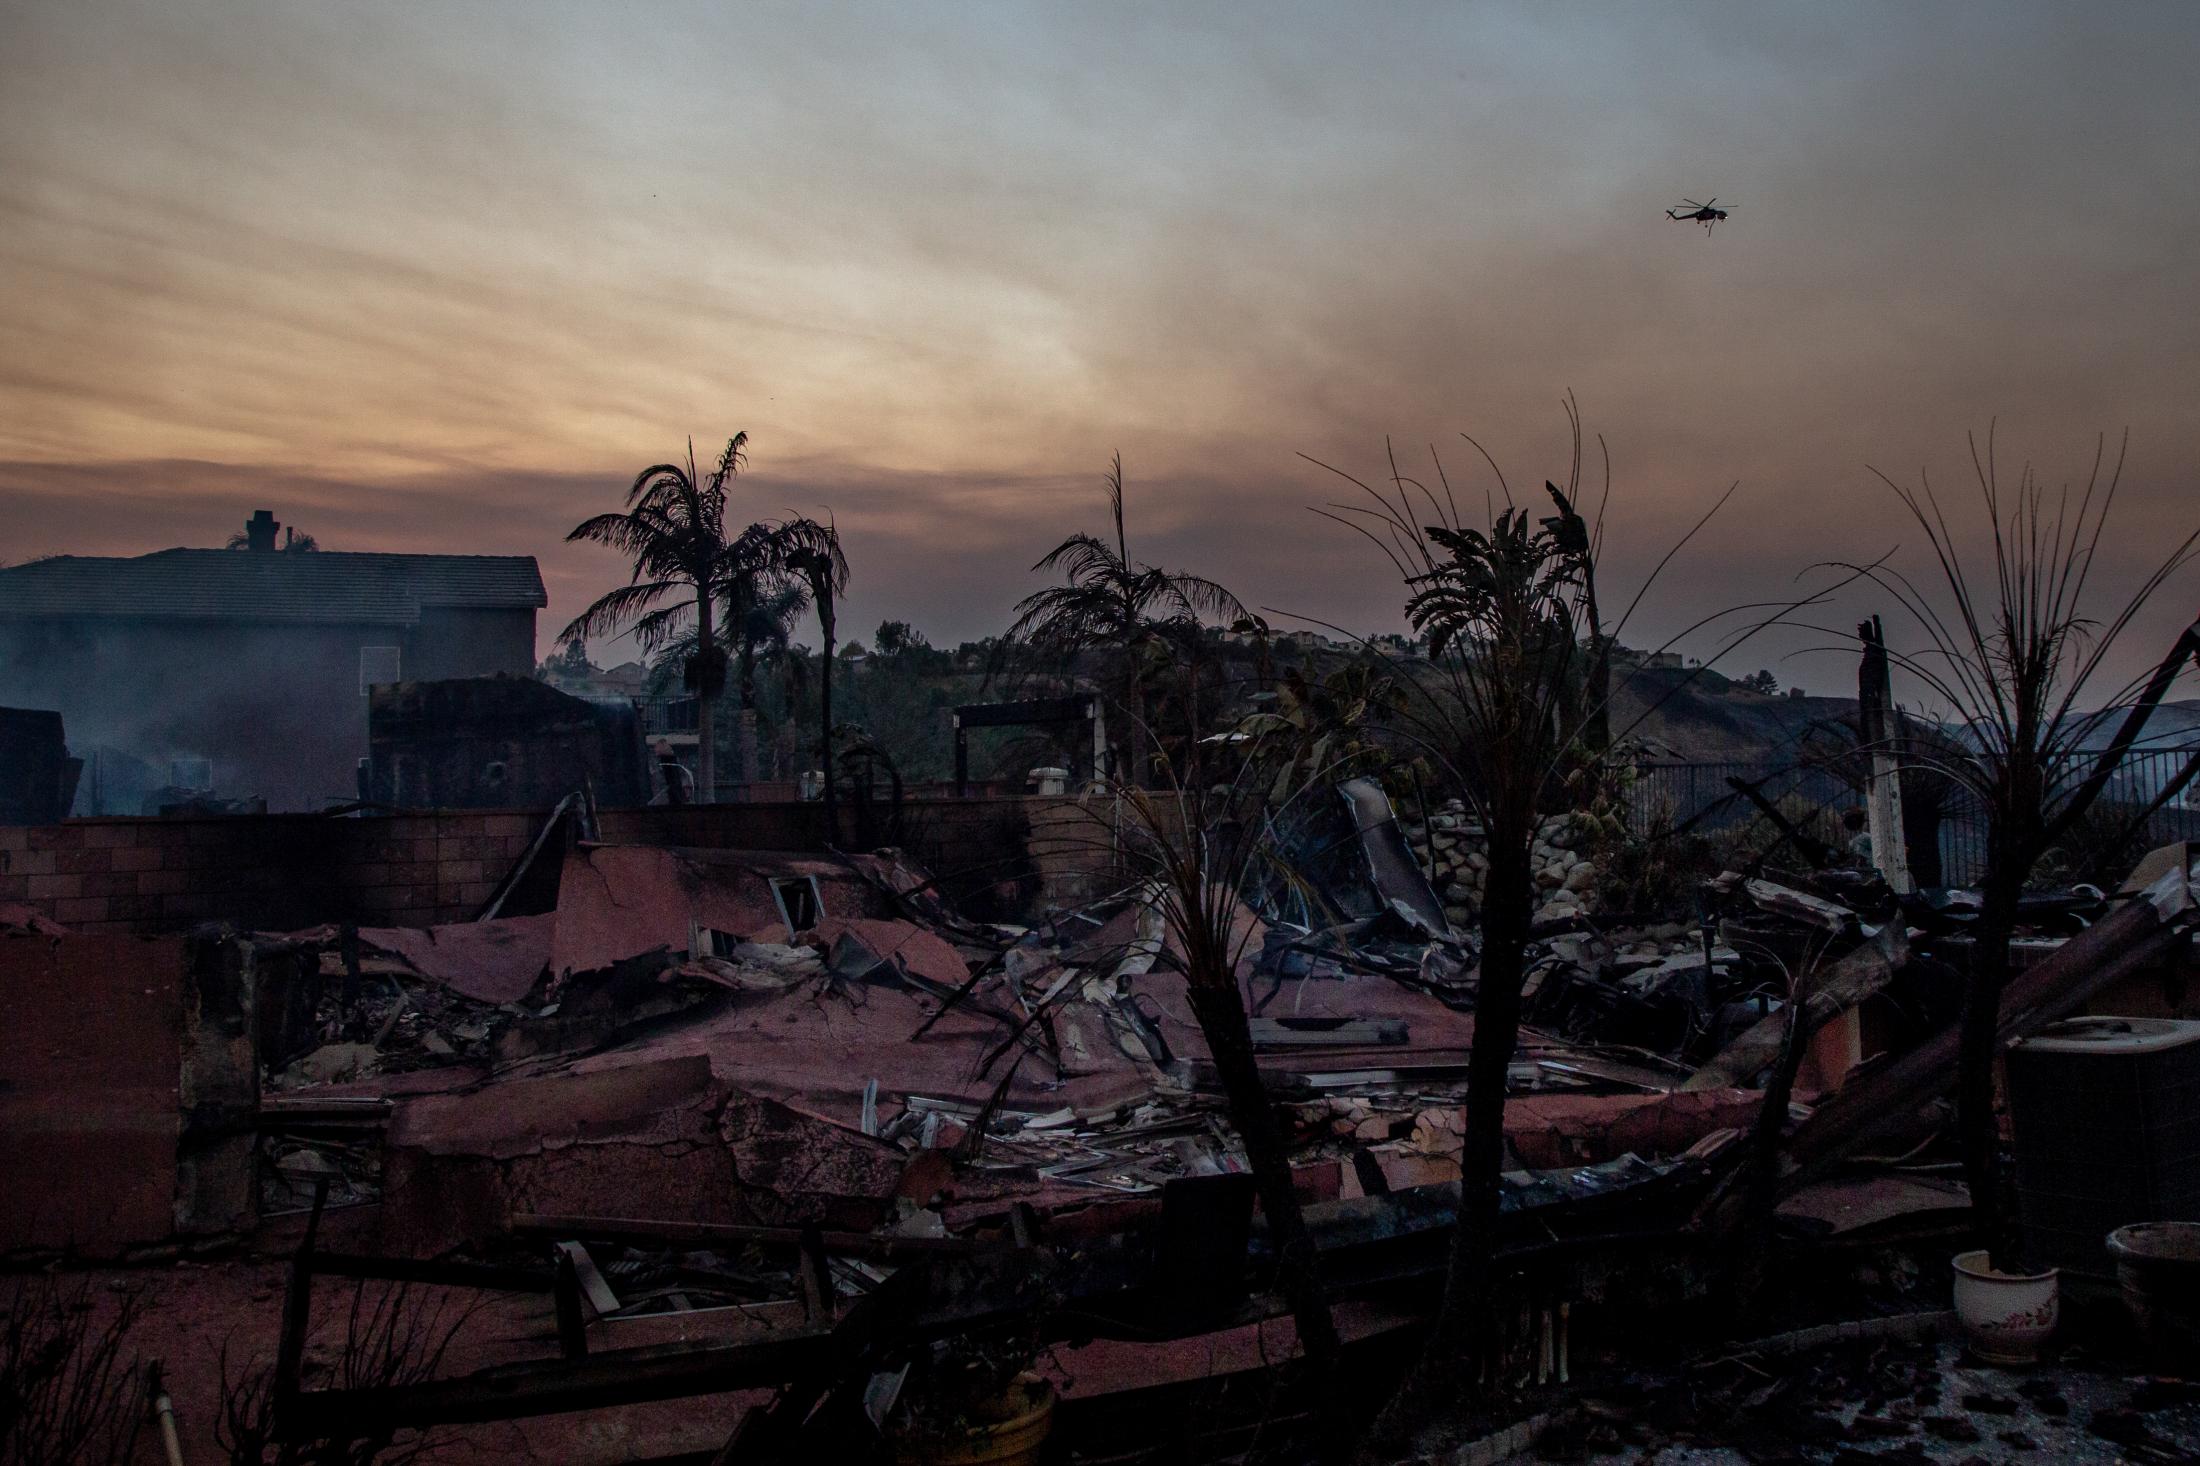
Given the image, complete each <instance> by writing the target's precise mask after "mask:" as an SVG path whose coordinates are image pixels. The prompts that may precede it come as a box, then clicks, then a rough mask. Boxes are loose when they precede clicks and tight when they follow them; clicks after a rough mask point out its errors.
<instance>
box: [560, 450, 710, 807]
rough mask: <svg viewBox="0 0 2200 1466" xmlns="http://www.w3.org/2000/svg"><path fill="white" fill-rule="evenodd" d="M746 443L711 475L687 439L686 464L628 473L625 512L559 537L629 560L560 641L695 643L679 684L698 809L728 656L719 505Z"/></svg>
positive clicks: (706, 788)
mask: <svg viewBox="0 0 2200 1466" xmlns="http://www.w3.org/2000/svg"><path fill="white" fill-rule="evenodd" d="M748 437H749V435H748V434H747V433H735V434H734V435H733V437H732V438H731V439H730V440H728V442H727V443H726V451H725V452H724V453H722V454H720V455H719V457H718V462H717V464H716V465H715V466H714V467H713V468H712V469H711V471H710V472H709V473H698V472H697V471H696V466H695V445H694V444H693V443H692V442H690V443H689V445H688V456H687V462H686V463H685V464H679V463H653V464H651V465H650V466H649V467H647V468H645V469H643V470H642V471H641V472H640V473H639V474H637V475H635V478H634V483H633V486H632V487H630V488H629V489H628V490H627V491H626V508H625V509H624V510H622V511H620V512H617V513H611V514H598V515H596V516H594V517H593V518H590V519H584V520H582V521H581V522H580V523H579V524H577V525H575V526H574V527H573V530H572V532H571V533H570V534H568V535H567V536H566V539H567V540H568V541H573V540H593V541H595V542H596V543H597V544H602V545H609V546H611V547H612V548H613V549H615V550H618V551H620V552H621V553H623V554H625V555H626V556H627V557H628V558H629V559H631V560H632V561H633V562H634V571H633V576H632V578H631V579H630V580H629V581H628V583H627V584H625V585H622V586H620V587H619V588H618V589H616V590H613V591H607V592H606V593H605V594H603V595H602V596H599V597H598V598H597V599H596V601H595V603H594V604H593V605H591V606H590V607H589V608H588V609H587V610H585V611H583V612H581V614H580V615H578V616H576V617H574V618H573V620H572V621H571V622H570V623H568V624H567V626H566V628H565V630H564V631H562V632H560V633H559V639H560V640H561V641H562V640H570V639H572V638H574V637H581V638H584V639H585V638H587V637H591V636H607V635H612V634H615V633H617V632H621V631H632V632H633V633H634V638H635V640H636V641H638V642H639V643H640V644H641V646H642V648H643V650H645V651H655V650H657V649H658V648H659V647H661V646H663V645H665V644H666V643H668V642H670V641H672V640H673V639H674V638H675V637H677V636H678V635H679V634H680V633H681V631H682V630H683V628H685V629H687V630H688V631H689V632H690V634H691V635H692V636H693V638H694V642H693V650H692V651H690V652H689V653H688V654H687V657H686V663H685V666H684V667H683V669H682V681H683V682H684V683H685V685H686V686H687V689H688V690H689V691H690V692H692V693H693V694H694V695H695V707H696V737H697V742H698V747H697V749H696V783H697V785H698V786H699V787H698V788H697V790H696V797H697V798H698V799H700V800H702V801H703V802H704V803H706V804H707V803H709V802H711V801H712V800H714V799H715V798H716V797H717V767H718V765H717V748H716V719H715V716H714V710H715V706H716V704H717V701H718V698H719V695H720V694H722V693H723V692H724V691H725V688H726V654H725V652H724V650H723V649H722V648H721V647H720V645H719V637H718V624H717V617H716V614H715V612H714V609H713V608H714V605H715V603H716V601H717V598H718V595H719V593H720V591H721V589H722V588H723V586H724V584H725V582H726V579H727V577H728V575H729V574H730V573H731V572H732V571H733V569H734V568H735V556H736V549H735V546H734V544H733V543H731V542H729V541H728V540H727V538H726V500H727V497H728V495H729V493H730V491H731V485H732V483H733V479H734V476H735V475H736V474H738V473H739V472H740V471H741V468H742V465H743V464H745V463H746V462H747V461H748V458H747V454H746V452H745V451H744V449H745V446H746V444H747V443H748Z"/></svg>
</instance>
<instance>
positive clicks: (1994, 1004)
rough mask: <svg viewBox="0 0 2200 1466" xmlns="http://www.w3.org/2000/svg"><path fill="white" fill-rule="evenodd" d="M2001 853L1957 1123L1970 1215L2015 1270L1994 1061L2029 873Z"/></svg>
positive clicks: (1960, 1072) (1963, 1051)
mask: <svg viewBox="0 0 2200 1466" xmlns="http://www.w3.org/2000/svg"><path fill="white" fill-rule="evenodd" d="M2010 864H2011V863H2010V862H2009V861H2008V859H2007V857H2006V855H2005V854H2004V853H2003V852H2002V851H1999V850H1997V851H1996V852H1995V853H1994V856H1993V859H1992V861H1991V866H1992V868H1991V869H1990V870H1989V871H1988V874H1987V878H1986V881H1985V887H1986V889H1985V892H1984V896H1985V902H1984V906H1983V907H1982V909H1981V910H1980V912H1979V919H1978V924H1977V925H1976V926H1975V927H1974V928H1973V929H1972V938H1971V942H1972V945H1971V972H1970V981H1969V982H1968V983H1967V984H1966V985H1965V986H1964V990H1963V1019H1962V1022H1963V1030H1962V1034H1961V1047H1960V1049H1959V1051H1958V1058H1957V1061H1956V1126H1957V1131H1958V1133H1959V1134H1960V1135H1961V1137H1962V1141H1963V1146H1962V1149H1963V1178H1964V1180H1965V1182H1966V1183H1967V1184H1968V1185H1969V1186H1970V1189H1971V1216H1972V1219H1973V1222H1974V1225H1975V1226H1976V1228H1977V1231H1978V1235H1979V1238H1980V1240H1981V1241H1982V1242H1983V1243H1984V1244H1985V1245H1986V1248H1987V1250H1988V1253H1989V1254H1990V1260H1991V1261H1992V1263H1993V1265H1994V1266H1995V1267H1997V1268H2000V1269H2003V1270H2004V1271H2010V1270H2014V1269H2015V1268H2016V1266H2017V1259H2016V1257H2015V1256H2014V1252H2015V1248H2014V1246H2013V1237H2012V1235H2011V1228H2010V1220H2011V1219H2010V1217H2009V1212H2008V1207H2007V1205H2006V1198H2005V1197H2004V1196H2003V1195H2002V1175H2001V1164H2000V1159H2001V1126H2000V1124H1999V1123H1998V1121H1997V1120H1996V1119H1995V1115H1994V1062H1995V1060H1996V1059H1997V1058H1998V1057H1999V1055H2000V1052H2001V995H2002V989H2003V988H2004V987H2006V986H2007V985H2008V981H2009V939H2010V937H2011V936H2012V935H2013V934H2014V933H2015V930H2016V921H2017V897H2018V895H2019V894H2020V893H2021V892H2022V890H2023V884H2024V874H2023V872H2020V871H2014V870H2012V869H2010Z"/></svg>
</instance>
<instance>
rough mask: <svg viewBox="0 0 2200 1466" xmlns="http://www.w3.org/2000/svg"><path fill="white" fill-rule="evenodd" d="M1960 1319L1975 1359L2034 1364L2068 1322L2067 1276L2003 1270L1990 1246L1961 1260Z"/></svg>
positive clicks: (1958, 1259)
mask: <svg viewBox="0 0 2200 1466" xmlns="http://www.w3.org/2000/svg"><path fill="white" fill-rule="evenodd" d="M1955 1272H1956V1321H1957V1322H1958V1323H1960V1324H1962V1325H1963V1337H1964V1339H1965V1341H1966V1342H1967V1343H1968V1344H1969V1345H1970V1349H1971V1353H1972V1355H1973V1356H1974V1357H1976V1358H1978V1359H1981V1360H1983V1361H1985V1362H1986V1363H1988V1364H2032V1363H2036V1362H2037V1361H2038V1359H2039V1357H2040V1351H2041V1350H2042V1349H2044V1348H2046V1347H2047V1341H2048V1340H2049V1339H2051V1338H2053V1337H2054V1335H2055V1325H2056V1324H2057V1323H2058V1322H2060V1321H2061V1318H2062V1290H2061V1282H2062V1274H2061V1272H2060V1271H2059V1270H2058V1269H2055V1268H2049V1269H2048V1270H2047V1271H2046V1272H2044V1273H2005V1272H1998V1271H1996V1270H1995V1268H1994V1266H1993V1265H1992V1264H1991V1263H1989V1262H1988V1261H1987V1259H1986V1251H1985V1249H1984V1248H1981V1249H1979V1250H1978V1251H1975V1252H1959V1253H1957V1254H1956V1257H1955Z"/></svg>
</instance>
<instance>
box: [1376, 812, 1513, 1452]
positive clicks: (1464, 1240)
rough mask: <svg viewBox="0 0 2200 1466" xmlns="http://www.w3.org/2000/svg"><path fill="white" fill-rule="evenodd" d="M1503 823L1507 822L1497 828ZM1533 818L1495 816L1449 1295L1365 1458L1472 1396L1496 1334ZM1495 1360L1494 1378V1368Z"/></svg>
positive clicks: (1400, 1444)
mask: <svg viewBox="0 0 2200 1466" xmlns="http://www.w3.org/2000/svg"><path fill="white" fill-rule="evenodd" d="M1500 826H1502V828H1500ZM1534 831H1535V817H1534V814H1533V813H1532V811H1531V812H1529V813H1528V814H1526V815H1525V816H1524V817H1523V816H1521V815H1520V814H1518V813H1517V812H1516V813H1515V814H1513V815H1512V816H1511V817H1510V818H1502V819H1500V820H1497V821H1493V823H1492V827H1491V830H1490V849H1489V857H1490V868H1489V875H1488V878H1487V882H1486V884H1485V886H1484V893H1483V907H1482V965H1481V977H1480V981H1479V982H1478V983H1477V985H1476V988H1475V1000H1474V1042H1473V1047H1472V1048H1471V1049H1470V1050H1469V1051H1468V1055H1467V1106H1466V1123H1465V1127H1464V1132H1465V1133H1464V1136H1463V1144H1462V1147H1461V1152H1460V1157H1459V1170H1460V1181H1459V1214H1458V1221H1457V1224H1456V1226H1455V1227H1454V1228H1453V1231H1452V1237H1451V1259H1450V1265H1449V1266H1448V1268H1447V1269H1446V1271H1445V1276H1444V1297H1443V1301H1442V1304H1441V1306H1440V1308H1439V1310H1438V1313H1437V1317H1436V1326H1435V1328H1434V1329H1433V1330H1432V1331H1431V1333H1430V1335H1429V1340H1428V1343H1427V1345H1426V1346H1425V1347H1424V1348H1423V1350H1422V1353H1421V1358H1420V1360H1419V1362H1418V1363H1417V1364H1416V1365H1415V1366H1414V1369H1413V1372H1412V1373H1411V1374H1410V1375H1409V1376H1408V1377H1407V1379H1406V1382H1405V1384H1404V1385H1403V1386H1402V1387H1401V1388H1400V1389H1399V1391H1398V1393H1397V1394H1396V1395H1394V1396H1392V1397H1391V1400H1390V1403H1389V1404H1388V1405H1387V1406H1385V1407H1384V1409H1383V1413H1382V1415H1381V1416H1380V1417H1379V1418H1378V1419H1377V1420H1376V1422H1375V1426H1374V1428H1373V1430H1372V1431H1371V1432H1370V1435H1369V1439H1368V1440H1367V1441H1366V1442H1365V1443H1364V1444H1363V1447H1362V1450H1361V1453H1360V1456H1359V1459H1360V1460H1362V1461H1368V1462H1373V1461H1386V1462H1387V1461H1390V1460H1393V1459H1395V1458H1396V1457H1397V1456H1399V1455H1401V1454H1404V1453H1405V1452H1406V1450H1407V1449H1408V1448H1409V1447H1410V1445H1411V1444H1412V1441H1413V1438H1414V1436H1415V1435H1416V1434H1417V1433H1418V1432H1419V1431H1420V1430H1421V1429H1423V1428H1424V1427H1425V1426H1427V1425H1428V1424H1429V1423H1430V1422H1431V1421H1432V1420H1433V1419H1434V1418H1435V1417H1436V1416H1437V1415H1438V1413H1440V1412H1442V1411H1445V1410H1447V1409H1449V1408H1452V1407H1454V1406H1455V1405H1456V1403H1457V1402H1458V1400H1459V1399H1460V1398H1461V1397H1462V1396H1466V1395H1470V1394H1472V1393H1473V1392H1474V1389H1475V1387H1476V1385H1475V1382H1476V1379H1477V1377H1478V1375H1479V1373H1480V1367H1481V1365H1482V1364H1483V1363H1484V1359H1483V1355H1484V1352H1485V1349H1486V1346H1487V1345H1488V1343H1489V1342H1490V1341H1491V1339H1492V1338H1493V1337H1494V1335H1495V1330H1494V1328H1493V1327H1492V1324H1493V1322H1494V1319H1493V1317H1492V1315H1493V1312H1494V1310H1493V1307H1492V1304H1493V1301H1494V1299H1495V1295H1496V1290H1497V1226H1498V1216H1499V1201H1500V1198H1501V1196H1502V1191H1501V1189H1500V1180H1499V1178H1500V1177H1501V1176H1502V1174H1503V1172H1504V1168H1505V1089H1506V1076H1507V1072H1508V1071H1509V1070H1510V1068H1511V1066H1512V1056H1513V1048H1514V1046H1515V1044H1517V1043H1518V1041H1519V1037H1520V1005H1521V997H1520V990H1521V986H1522V984H1523V982H1524V981H1525V979H1526V976H1527V950H1528V931H1529V926H1530V924H1531V922H1532V920H1533V913H1534V895H1535V877H1534V854H1533V846H1534ZM1490 1362H1491V1363H1492V1365H1493V1367H1492V1369H1491V1371H1490V1377H1491V1378H1493V1379H1494V1378H1496V1377H1497V1370H1496V1369H1495V1368H1494V1364H1495V1361H1490Z"/></svg>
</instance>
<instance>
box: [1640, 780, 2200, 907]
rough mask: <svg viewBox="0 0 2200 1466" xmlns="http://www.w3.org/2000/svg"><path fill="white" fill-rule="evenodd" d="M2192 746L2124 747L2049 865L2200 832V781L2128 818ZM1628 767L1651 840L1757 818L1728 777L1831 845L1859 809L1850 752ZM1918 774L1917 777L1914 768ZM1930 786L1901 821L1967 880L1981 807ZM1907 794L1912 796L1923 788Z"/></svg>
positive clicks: (1954, 882) (2086, 860)
mask: <svg viewBox="0 0 2200 1466" xmlns="http://www.w3.org/2000/svg"><path fill="white" fill-rule="evenodd" d="M2196 751H2200V747H2185V748H2149V749H2142V750H2139V751H2136V752H2133V753H2130V754H2127V755H2126V756H2125V758H2124V760H2123V762H2122V764H2121V765H2119V767H2118V768H2117V770H2116V773H2115V774H2114V776H2113V777H2111V778H2110V780H2109V782H2108V785H2107V787H2106V788H2105V789H2103V791H2102V793H2101V797H2100V799H2099V800H2098V801H2096V803H2095V805H2094V807H2093V809H2092V811H2091V812H2090V813H2089V814H2088V815H2087V817H2086V818H2085V820H2083V821H2082V822H2081V823H2080V826H2079V828H2078V829H2077V830H2075V831H2074V832H2073V833H2072V835H2071V837H2070V838H2069V839H2068V840H2066V841H2065V846H2066V848H2065V849H2064V850H2063V851H2062V852H2060V863H2059V866H2058V871H2059V872H2060V873H2062V874H2065V875H2068V876H2070V877H2071V878H2076V877H2077V876H2079V875H2081V874H2085V873H2088V868H2089V867H2091V866H2093V865H2094V864H2095V863H2096V862H2097V863H2099V864H2101V865H2102V866H2104V867H2106V868H2107V869H2106V871H2105V872H2104V873H2106V874H2111V875H2114V874H2120V871H2118V870H2116V868H2115V867H2116V864H2117V862H2119V861H2122V862H2124V863H2126V864H2128V863H2129V859H2130V858H2131V857H2132V856H2133V854H2134V852H2144V851H2146V850H2150V849H2152V848H2154V847H2155V846H2157V845H2165V844H2168V843H2170V842H2171V841H2174V840H2200V781H2195V787H2188V788H2186V789H2184V790H2183V791H2181V792H2180V793H2178V794H2177V795H2176V796H2174V797H2173V798H2172V799H2171V800H2170V801H2169V802H2168V803H2166V804H2165V805H2163V807H2162V808H2160V809H2158V810H2155V811H2154V812H2153V813H2152V814H2151V815H2149V816H2147V818H2146V819H2145V820H2143V821H2138V822H2137V823H2136V824H2135V823H2134V821H2135V820H2136V818H2137V816H2138V815H2139V813H2140V812H2141V811H2142V810H2143V809H2144V808H2145V807H2146V805H2147V804H2148V803H2150V802H2151V801H2152V800H2153V799H2154V798H2155V797H2156V796H2157V795H2159V794H2160V793H2161V791H2162V789H2163V788H2164V787H2165V786H2166V785H2167V784H2168V783H2169V782H2170V781H2171V780H2173V779H2175V778H2176V777H2177V775H2178V774H2179V773H2180V772H2181V771H2182V770H2183V768H2184V766H2185V764H2186V762H2187V761H2188V760H2189V759H2191V758H2192V756H2193V754H2194V753H2195V752H2196ZM2093 772H2094V766H2093V765H2092V764H2091V763H2089V762H2088V761H2086V760H2083V759H2080V760H2078V761H2076V762H2075V763H2074V764H2073V766H2072V768H2071V769H2070V770H2069V773H2068V779H2069V782H2070V784H2071V785H2073V786H2074V785H2076V784H2078V783H2080V782H2082V781H2083V780H2084V779H2085V778H2087V777H2088V776H2090V775H2091V774H2092V773H2093ZM1632 775H1633V777H1632V778H1631V779H1630V780H1629V781H1628V783H1627V796H1626V799H1627V813H1628V819H1629V824H1630V827H1631V828H1632V829H1633V830H1634V831H1635V832H1636V833H1637V834H1640V835H1646V836H1651V837H1653V838H1656V837H1661V836H1672V835H1677V834H1683V833H1686V834H1696V835H1706V836H1716V835H1720V834H1733V833H1739V832H1741V831H1743V830H1745V829H1747V828H1749V827H1750V826H1752V825H1753V824H1754V823H1758V822H1762V821H1763V816H1762V815H1761V814H1760V813H1759V811H1758V808H1757V806H1756V805H1755V804H1754V803H1753V802H1752V801H1751V800H1750V799H1749V798H1748V797H1747V796H1745V795H1743V794H1742V793H1741V792H1740V791H1738V790H1737V789H1735V787H1734V781H1736V780H1739V781H1741V782H1742V783H1744V784H1748V785H1750V786H1752V787H1753V788H1755V789H1756V791H1757V792H1758V793H1759V794H1760V795H1761V796H1762V797H1763V798H1765V799H1766V800H1768V801H1770V802H1771V803H1772V804H1773V805H1774V806H1775V807H1777V808H1778V809H1779V810H1780V811H1781V813H1782V815H1783V816H1784V817H1785V818H1787V819H1789V820H1791V821H1793V822H1794V823H1795V824H1796V825H1797V826H1798V827H1799V828H1801V829H1803V830H1804V831H1805V833H1807V834H1809V835H1811V836H1814V837H1815V838H1818V839H1820V840H1824V841H1825V842H1827V843H1828V844H1831V845H1835V846H1837V847H1838V846H1843V845H1845V844H1846V843H1847V842H1848V840H1849V838H1850V835H1849V832H1848V831H1847V830H1846V829H1845V828H1844V827H1843V826H1842V823H1841V815H1842V814H1843V813H1844V812H1846V811H1848V810H1852V809H1854V810H1861V808H1862V807H1863V803H1864V790H1863V786H1862V782H1861V777H1860V776H1861V765H1860V763H1858V762H1857V761H1856V760H1853V759H1851V760H1843V761H1838V762H1833V763H1825V764H1796V763H1776V762H1769V761H1758V762H1749V761H1736V762H1727V763H1685V762H1668V761H1650V762H1643V763H1638V764H1636V765H1635V766H1634V768H1633V770H1632ZM1918 777H1919V778H1920V781H1921V782H1922V780H1923V776H1918ZM1930 788H1931V790H1933V791H1936V792H1937V797H1928V798H1927V799H1926V800H1925V803H1926V804H1927V805H1928V806H1929V808H1927V809H1926V810H1924V811H1923V812H1922V818H1918V819H1914V820H1912V821H1906V823H1910V824H1911V828H1912V829H1913V831H1914V830H1916V829H1918V828H1927V829H1935V830H1936V831H1937V839H1936V844H1937V848H1938V852H1939V855H1940V879H1941V882H1942V884H1944V885H1950V886H1962V885H1969V884H1971V883H1973V882H1975V881H1976V880H1978V878H1979V877H1980V875H1981V874H1982V873H1983V872H1984V870H1985V866H1986V816H1985V811H1984V810H1983V809H1982V808H1981V807H1980V805H1979V803H1978V800H1977V798H1976V797H1975V796H1974V795H1972V794H1971V793H1970V792H1969V791H1968V790H1966V789H1964V788H1962V787H1960V786H1958V785H1955V784H1953V783H1952V782H1950V781H1947V780H1945V779H1935V780H1933V781H1932V783H1931V786H1930ZM1906 792H1907V793H1908V794H1909V795H1910V796H1911V797H1912V798H1913V800H1914V799H1915V798H1916V796H1918V795H1919V794H1921V793H1926V791H1925V790H1919V789H1912V790H1909V791H1906ZM1769 841H1770V835H1769V832H1768V834H1767V843H1769ZM2110 847H2114V848H2110ZM1913 859H1914V857H1913Z"/></svg>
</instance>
